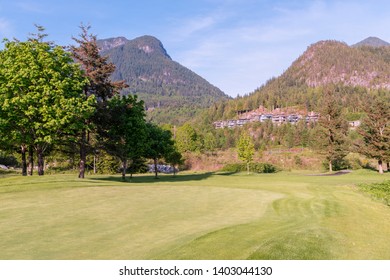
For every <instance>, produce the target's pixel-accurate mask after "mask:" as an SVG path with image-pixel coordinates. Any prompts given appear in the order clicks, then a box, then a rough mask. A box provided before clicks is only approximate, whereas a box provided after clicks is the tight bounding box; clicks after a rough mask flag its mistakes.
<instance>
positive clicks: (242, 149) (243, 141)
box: [237, 132, 255, 174]
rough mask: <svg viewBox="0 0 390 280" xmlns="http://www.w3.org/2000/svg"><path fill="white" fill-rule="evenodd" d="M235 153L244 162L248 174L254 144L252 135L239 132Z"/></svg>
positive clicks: (253, 152)
mask: <svg viewBox="0 0 390 280" xmlns="http://www.w3.org/2000/svg"><path fill="white" fill-rule="evenodd" d="M237 153H238V158H239V159H240V160H242V161H243V162H245V163H246V170H247V173H248V174H249V164H250V163H251V162H252V160H253V155H254V154H255V146H254V144H253V139H252V137H251V136H250V135H249V134H248V133H247V132H244V133H242V134H241V136H240V138H239V139H238V142H237Z"/></svg>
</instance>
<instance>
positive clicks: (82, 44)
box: [71, 25, 126, 178]
mask: <svg viewBox="0 0 390 280" xmlns="http://www.w3.org/2000/svg"><path fill="white" fill-rule="evenodd" d="M80 28H81V34H80V35H79V38H73V40H74V41H75V42H76V43H78V46H72V47H71V51H72V53H73V57H74V58H75V60H76V61H77V62H78V63H79V64H80V65H81V69H82V70H83V71H84V75H85V77H86V78H87V79H88V82H89V83H88V84H86V85H85V86H84V89H83V91H84V93H83V96H85V98H88V97H89V96H92V95H93V96H95V97H96V100H97V110H96V114H99V113H101V112H104V110H105V107H106V101H107V100H108V99H109V98H111V97H113V96H114V95H115V94H116V93H118V92H119V91H120V90H121V89H123V88H124V87H126V85H125V84H124V82H112V81H111V79H110V76H111V74H112V73H113V72H114V70H115V65H114V64H113V63H110V62H108V57H102V56H101V55H100V53H99V48H98V46H97V39H96V35H93V34H90V33H89V29H90V26H85V25H81V26H80ZM96 114H95V116H96ZM85 124H86V127H89V130H88V129H84V130H83V131H82V132H81V133H80V140H79V145H80V165H79V178H84V176H85V164H86V158H87V148H88V144H89V132H90V129H91V127H92V126H93V118H90V119H88V120H86V121H85Z"/></svg>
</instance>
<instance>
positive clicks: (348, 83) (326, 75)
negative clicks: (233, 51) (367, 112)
mask: <svg viewBox="0 0 390 280" xmlns="http://www.w3.org/2000/svg"><path fill="white" fill-rule="evenodd" d="M329 85H331V86H332V87H333V90H334V92H335V94H337V96H338V98H339V99H340V102H342V104H343V106H344V107H345V110H346V112H347V115H348V117H350V118H351V120H354V119H355V118H356V116H357V114H359V110H360V108H361V107H362V106H364V104H365V103H366V100H367V99H368V98H370V96H372V95H373V94H378V95H386V96H389V97H390V94H389V90H390V47H386V46H382V47H372V46H359V47H351V46H348V45H347V44H345V43H342V42H338V41H332V40H327V41H319V42H317V43H315V44H312V45H310V46H309V47H308V48H307V50H306V51H305V52H304V53H303V54H302V55H301V56H299V57H298V58H297V59H296V60H295V61H294V62H293V63H292V64H291V66H290V67H289V68H288V69H287V70H286V71H285V72H284V73H283V74H282V75H280V76H279V77H277V78H271V79H270V80H269V81H267V83H266V84H265V85H263V86H261V87H260V88H258V89H256V90H255V91H254V92H253V93H251V94H249V95H246V96H243V97H239V98H236V99H234V100H230V101H227V102H220V103H218V104H216V105H215V106H213V107H211V108H210V109H209V111H208V113H207V116H204V117H203V119H209V120H210V121H211V122H212V121H217V120H226V119H229V118H235V117H237V113H239V112H243V111H251V110H255V109H257V108H259V107H260V106H262V107H264V108H266V109H267V110H273V109H275V108H286V107H294V108H295V109H296V110H306V111H312V110H313V111H318V110H319V109H320V108H321V106H322V104H321V96H322V92H323V89H322V88H323V87H325V86H329Z"/></svg>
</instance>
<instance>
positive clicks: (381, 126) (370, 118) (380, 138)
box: [355, 95, 390, 173]
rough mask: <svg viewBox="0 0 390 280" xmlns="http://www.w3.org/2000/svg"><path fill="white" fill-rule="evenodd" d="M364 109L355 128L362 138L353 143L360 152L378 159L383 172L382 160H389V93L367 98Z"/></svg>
mask: <svg viewBox="0 0 390 280" xmlns="http://www.w3.org/2000/svg"><path fill="white" fill-rule="evenodd" d="M364 111H365V113H366V117H365V118H364V119H363V121H362V124H361V126H360V127H359V128H358V130H357V131H358V133H359V134H360V135H361V137H362V138H361V139H357V141H356V142H355V144H356V145H357V147H358V150H359V152H360V153H361V154H364V155H366V156H367V157H369V158H374V159H376V160H378V164H379V172H380V173H383V168H382V163H383V161H390V95H387V97H386V98H381V99H380V98H372V99H370V100H367V104H366V106H365V107H364Z"/></svg>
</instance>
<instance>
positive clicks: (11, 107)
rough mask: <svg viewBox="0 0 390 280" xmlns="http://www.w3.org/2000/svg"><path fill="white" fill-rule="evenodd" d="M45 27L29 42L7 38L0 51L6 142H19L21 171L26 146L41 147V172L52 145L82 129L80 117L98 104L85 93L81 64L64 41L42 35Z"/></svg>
mask: <svg viewBox="0 0 390 280" xmlns="http://www.w3.org/2000/svg"><path fill="white" fill-rule="evenodd" d="M43 30H44V29H43V28H42V27H39V26H38V32H39V33H38V34H37V35H34V37H32V38H29V39H28V40H27V41H26V42H21V41H18V40H14V41H9V40H6V41H5V42H6V44H5V48H4V50H3V51H1V52H0V61H1V63H0V80H1V82H0V107H1V111H0V116H1V118H2V119H3V120H5V124H3V125H5V127H6V128H7V130H8V133H7V138H8V142H13V143H15V144H16V145H18V146H19V147H20V150H21V154H22V167H23V170H22V174H23V175H26V174H27V172H26V171H27V170H26V169H27V163H26V152H27V150H28V147H30V149H31V148H33V149H34V151H35V152H36V153H37V156H38V175H43V174H44V156H45V153H46V152H47V150H48V148H49V147H50V146H51V145H52V144H54V143H55V142H56V141H58V140H59V139H60V137H61V136H62V135H65V134H67V133H70V132H71V131H74V130H78V129H80V127H81V126H82V123H81V122H80V121H79V120H80V119H83V118H87V117H89V116H90V115H91V114H92V112H93V110H94V109H93V104H94V102H95V99H94V98H93V97H91V98H84V97H81V96H82V89H83V87H84V85H85V84H86V80H85V79H84V77H83V75H82V72H81V70H80V68H79V67H78V65H76V64H75V63H74V62H73V60H72V57H71V55H70V53H68V52H66V51H65V50H64V49H63V48H62V47H59V46H55V45H54V44H53V43H51V42H44V41H43V39H44V38H45V37H46V35H45V34H42V33H41V32H42V31H43ZM30 151H32V150H30ZM31 153H32V152H30V156H31Z"/></svg>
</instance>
